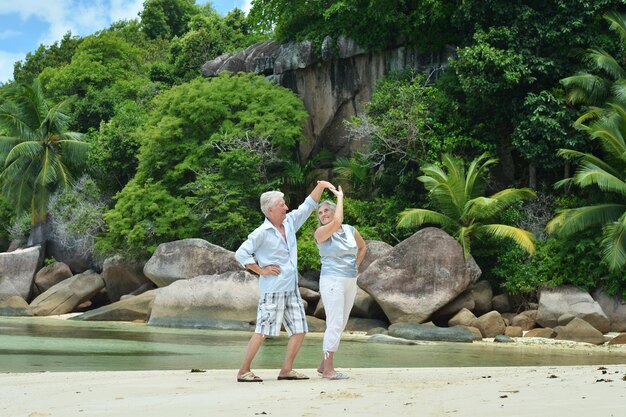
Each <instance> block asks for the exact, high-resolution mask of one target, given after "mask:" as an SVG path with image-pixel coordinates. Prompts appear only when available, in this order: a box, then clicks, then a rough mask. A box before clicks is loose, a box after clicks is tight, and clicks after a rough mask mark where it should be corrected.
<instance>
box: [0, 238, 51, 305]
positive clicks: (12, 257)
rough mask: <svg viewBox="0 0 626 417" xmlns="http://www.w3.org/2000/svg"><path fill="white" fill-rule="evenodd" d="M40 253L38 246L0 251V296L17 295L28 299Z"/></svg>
mask: <svg viewBox="0 0 626 417" xmlns="http://www.w3.org/2000/svg"><path fill="white" fill-rule="evenodd" d="M40 255H41V247H40V246H33V247H30V248H25V249H16V250H14V251H13V252H3V253H0V296H1V297H5V298H6V296H12V295H17V296H20V297H22V298H23V299H24V300H28V299H29V296H30V289H31V286H32V285H33V280H34V279H35V272H37V266H38V263H39V257H40Z"/></svg>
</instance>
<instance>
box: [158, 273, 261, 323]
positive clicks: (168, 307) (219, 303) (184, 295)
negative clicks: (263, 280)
mask: <svg viewBox="0 0 626 417" xmlns="http://www.w3.org/2000/svg"><path fill="white" fill-rule="evenodd" d="M258 286H259V284H258V279H257V277H256V276H255V275H252V274H250V273H248V272H246V271H243V270H241V271H237V272H226V273H223V274H219V275H202V276H198V277H195V278H192V279H188V280H179V281H176V282H174V283H172V284H170V285H169V286H167V287H164V288H160V289H159V291H158V292H157V296H156V298H155V299H154V303H153V305H152V312H151V314H150V320H149V321H148V324H149V325H154V326H165V327H194V328H221V329H238V330H250V329H251V328H253V326H252V325H251V323H252V322H254V321H255V320H256V311H257V304H258V300H259V291H258Z"/></svg>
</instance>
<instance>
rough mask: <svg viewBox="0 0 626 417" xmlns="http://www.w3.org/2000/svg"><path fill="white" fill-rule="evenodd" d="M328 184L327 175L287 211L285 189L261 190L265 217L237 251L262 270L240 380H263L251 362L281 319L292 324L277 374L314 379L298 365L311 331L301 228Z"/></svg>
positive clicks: (248, 265)
mask: <svg viewBox="0 0 626 417" xmlns="http://www.w3.org/2000/svg"><path fill="white" fill-rule="evenodd" d="M326 188H329V189H335V187H334V186H333V185H332V184H331V183H329V182H328V181H318V182H317V186H316V187H315V189H314V190H313V191H312V192H311V194H310V195H309V196H308V197H307V198H306V199H305V200H304V203H302V204H301V205H300V207H298V208H297V209H296V210H293V211H292V212H290V213H287V210H288V207H287V204H285V200H284V198H283V196H284V194H283V193H281V192H280V191H268V192H266V193H263V194H262V195H261V211H262V212H263V214H264V215H265V221H264V222H263V224H262V225H261V226H259V227H257V228H256V230H254V231H253V232H252V233H250V235H249V236H248V239H247V240H246V241H245V242H243V243H242V244H241V246H240V247H239V249H237V252H236V253H235V256H236V258H237V260H238V261H239V262H240V263H241V264H242V265H243V266H245V267H246V268H248V269H249V270H251V271H252V272H254V273H256V274H258V275H259V293H260V299H259V307H258V309H257V322H256V329H255V331H254V334H253V335H252V337H251V338H250V342H248V349H247V351H246V356H245V358H244V360H243V364H242V365H241V368H240V369H239V372H238V373H237V381H239V382H263V380H262V379H261V378H260V377H258V376H257V375H255V374H254V373H253V372H252V371H251V370H250V366H251V365H252V360H253V359H254V356H255V355H256V353H257V352H258V350H259V348H260V347H261V345H262V344H263V342H264V341H265V339H266V338H267V336H278V335H279V333H280V328H281V325H284V326H285V330H287V333H288V335H289V342H288V343H287V354H286V356H285V361H284V362H283V366H282V368H281V370H280V372H279V374H278V379H280V380H298V379H309V378H308V377H307V376H306V375H303V374H301V373H300V372H297V371H294V370H293V361H294V359H295V358H296V355H297V354H298V351H299V350H300V346H302V342H303V341H304V335H305V334H306V332H307V331H308V325H307V322H306V314H305V312H304V304H303V303H302V298H300V291H299V290H298V248H297V245H296V232H297V231H298V229H300V227H301V226H302V225H303V224H304V222H305V221H306V219H307V218H308V217H309V215H310V214H311V213H312V212H313V211H314V210H315V208H316V207H317V202H318V201H319V200H320V197H321V196H322V192H323V191H324V189H326Z"/></svg>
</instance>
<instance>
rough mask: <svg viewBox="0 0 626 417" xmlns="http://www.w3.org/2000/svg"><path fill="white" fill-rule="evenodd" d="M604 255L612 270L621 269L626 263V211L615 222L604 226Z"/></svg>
mask: <svg viewBox="0 0 626 417" xmlns="http://www.w3.org/2000/svg"><path fill="white" fill-rule="evenodd" d="M603 232H604V238H603V239H602V257H603V259H604V260H605V261H606V262H607V264H608V265H609V269H610V270H611V271H616V270H619V269H620V268H623V267H624V265H625V264H626V212H624V213H623V214H622V216H621V217H620V218H619V219H618V220H617V221H616V222H613V223H609V224H607V225H605V226H604V230H603Z"/></svg>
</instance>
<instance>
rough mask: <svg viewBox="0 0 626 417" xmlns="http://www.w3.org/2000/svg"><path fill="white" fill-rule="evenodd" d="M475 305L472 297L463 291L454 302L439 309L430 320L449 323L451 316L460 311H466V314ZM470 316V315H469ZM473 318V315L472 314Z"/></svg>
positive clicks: (469, 293)
mask: <svg viewBox="0 0 626 417" xmlns="http://www.w3.org/2000/svg"><path fill="white" fill-rule="evenodd" d="M475 306H476V303H475V302H474V297H472V294H471V292H470V291H468V290H465V291H463V292H462V293H461V294H459V296H458V297H456V298H455V299H454V300H452V301H450V302H449V303H448V304H446V305H445V306H443V307H441V308H440V309H439V310H437V311H435V312H434V313H433V314H432V316H431V319H432V320H433V321H449V320H450V319H451V318H452V317H453V316H455V315H456V314H458V313H459V312H460V311H461V310H468V312H470V311H472V310H474V307H475ZM470 314H472V313H470ZM472 316H474V314H472Z"/></svg>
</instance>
